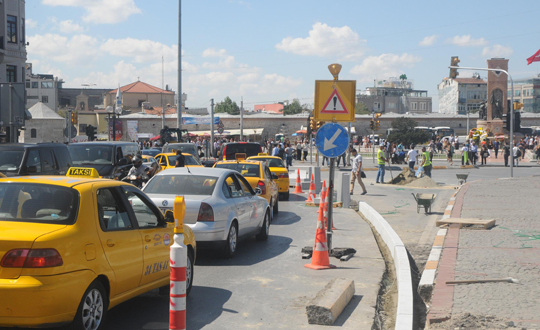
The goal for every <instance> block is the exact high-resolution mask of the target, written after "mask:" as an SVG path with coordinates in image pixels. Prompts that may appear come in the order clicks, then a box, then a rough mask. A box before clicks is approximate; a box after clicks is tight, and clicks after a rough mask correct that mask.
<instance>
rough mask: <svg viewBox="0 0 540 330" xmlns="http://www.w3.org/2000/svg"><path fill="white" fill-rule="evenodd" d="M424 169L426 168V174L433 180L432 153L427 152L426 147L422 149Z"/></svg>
mask: <svg viewBox="0 0 540 330" xmlns="http://www.w3.org/2000/svg"><path fill="white" fill-rule="evenodd" d="M421 165H422V167H423V168H424V173H426V175H427V176H429V177H430V178H431V169H432V168H433V166H432V165H431V153H430V152H429V151H426V147H422V164H421Z"/></svg>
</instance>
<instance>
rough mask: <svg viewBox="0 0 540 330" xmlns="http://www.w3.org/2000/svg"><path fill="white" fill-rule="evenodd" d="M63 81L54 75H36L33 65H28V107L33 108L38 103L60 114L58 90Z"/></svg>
mask: <svg viewBox="0 0 540 330" xmlns="http://www.w3.org/2000/svg"><path fill="white" fill-rule="evenodd" d="M63 82H64V81H63V80H61V79H60V80H59V79H58V77H54V76H53V75H52V74H34V73H33V72H32V63H27V64H26V85H25V87H26V106H27V107H28V108H31V107H32V106H34V105H35V104H37V103H38V102H41V103H43V104H45V105H46V106H47V107H49V108H50V109H52V110H54V111H56V112H58V105H59V103H58V89H59V88H62V83H63Z"/></svg>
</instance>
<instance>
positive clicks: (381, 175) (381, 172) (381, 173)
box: [375, 144, 387, 183]
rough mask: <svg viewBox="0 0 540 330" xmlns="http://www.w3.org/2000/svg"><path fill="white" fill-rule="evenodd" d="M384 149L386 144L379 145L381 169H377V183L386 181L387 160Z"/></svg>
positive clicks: (378, 153) (378, 156) (378, 152)
mask: <svg viewBox="0 0 540 330" xmlns="http://www.w3.org/2000/svg"><path fill="white" fill-rule="evenodd" d="M384 149H385V146H384V145H382V144H381V145H380V146H379V151H377V165H378V166H379V170H378V171H377V178H376V179H375V183H384V170H385V169H384V165H385V163H386V161H387V160H386V158H385V157H384ZM379 178H380V181H379Z"/></svg>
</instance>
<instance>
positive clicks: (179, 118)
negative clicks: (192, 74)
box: [176, 0, 183, 130]
mask: <svg viewBox="0 0 540 330" xmlns="http://www.w3.org/2000/svg"><path fill="white" fill-rule="evenodd" d="M182 110H183V107H182V0H178V106H177V107H176V113H177V116H176V127H177V128H178V129H179V130H181V129H182Z"/></svg>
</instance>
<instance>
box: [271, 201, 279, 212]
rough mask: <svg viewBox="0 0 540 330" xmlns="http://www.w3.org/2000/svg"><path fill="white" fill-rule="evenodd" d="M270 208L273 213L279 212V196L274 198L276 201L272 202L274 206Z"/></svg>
mask: <svg viewBox="0 0 540 330" xmlns="http://www.w3.org/2000/svg"><path fill="white" fill-rule="evenodd" d="M272 210H273V211H274V215H276V214H278V213H279V198H276V202H275V203H274V208H273V209H272Z"/></svg>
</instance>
